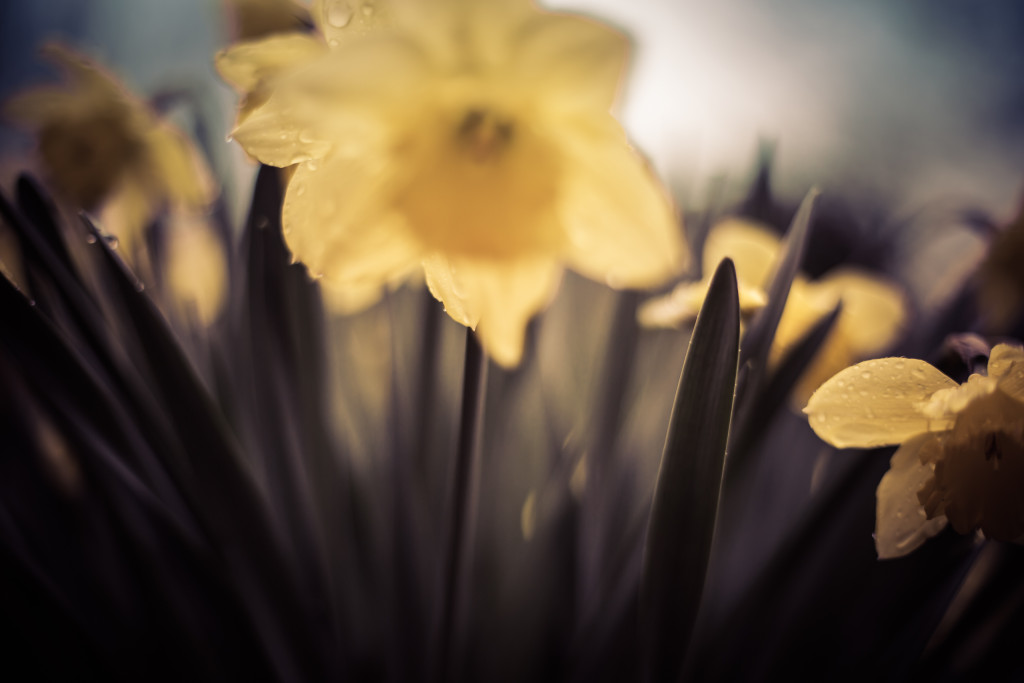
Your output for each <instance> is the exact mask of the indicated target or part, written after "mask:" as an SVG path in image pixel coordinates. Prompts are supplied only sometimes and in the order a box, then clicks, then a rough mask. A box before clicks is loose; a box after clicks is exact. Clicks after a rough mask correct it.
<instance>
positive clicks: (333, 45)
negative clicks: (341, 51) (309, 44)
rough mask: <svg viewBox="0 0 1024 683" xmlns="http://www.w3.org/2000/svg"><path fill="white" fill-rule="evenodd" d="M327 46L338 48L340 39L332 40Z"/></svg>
mask: <svg viewBox="0 0 1024 683" xmlns="http://www.w3.org/2000/svg"><path fill="white" fill-rule="evenodd" d="M327 44H328V45H330V46H331V47H338V39H337V38H331V39H330V40H328V41H327Z"/></svg>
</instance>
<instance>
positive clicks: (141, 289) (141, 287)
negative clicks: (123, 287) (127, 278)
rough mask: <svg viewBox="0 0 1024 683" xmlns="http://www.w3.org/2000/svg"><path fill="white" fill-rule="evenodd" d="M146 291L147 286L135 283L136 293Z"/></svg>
mask: <svg viewBox="0 0 1024 683" xmlns="http://www.w3.org/2000/svg"><path fill="white" fill-rule="evenodd" d="M145 289H146V285H144V284H142V283H141V282H136V283H135V291H136V292H141V291H143V290H145Z"/></svg>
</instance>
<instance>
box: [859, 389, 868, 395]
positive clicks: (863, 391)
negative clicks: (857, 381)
mask: <svg viewBox="0 0 1024 683" xmlns="http://www.w3.org/2000/svg"><path fill="white" fill-rule="evenodd" d="M860 395H861V396H867V395H868V390H867V389H861V390H860Z"/></svg>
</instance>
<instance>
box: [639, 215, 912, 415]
mask: <svg viewBox="0 0 1024 683" xmlns="http://www.w3.org/2000/svg"><path fill="white" fill-rule="evenodd" d="M781 249H782V242H781V240H780V239H779V238H778V237H777V236H776V235H775V234H774V233H773V232H772V231H771V230H770V229H769V228H768V227H767V226H764V225H761V224H759V223H756V222H754V221H750V220H746V219H740V218H728V219H725V220H723V221H721V222H719V223H717V224H716V225H715V226H714V227H713V228H712V229H711V231H710V232H709V233H708V237H707V240H706V241H705V244H704V254H703V267H704V268H703V272H704V273H705V277H704V279H702V280H700V281H698V282H683V283H681V284H680V285H678V286H677V287H676V288H675V289H674V290H673V291H672V292H670V293H669V294H667V295H665V296H663V297H658V298H656V299H652V300H651V301H648V302H647V303H645V304H644V305H643V306H642V307H641V308H640V311H639V314H638V316H639V320H640V323H641V324H643V325H646V326H649V327H675V326H678V325H681V324H682V323H684V322H687V321H690V320H693V319H694V318H695V317H696V315H697V311H698V310H699V309H700V306H701V304H702V303H703V302H704V296H705V294H706V293H707V288H708V282H709V280H710V274H711V273H713V272H714V270H715V267H716V266H717V265H718V263H719V262H720V261H721V260H722V259H724V258H731V259H732V260H733V263H734V264H735V265H736V279H737V284H738V285H739V293H740V309H741V311H742V312H743V313H744V314H746V315H747V316H749V315H751V314H753V313H755V312H756V311H758V310H759V309H760V308H762V307H763V306H764V305H765V303H766V302H767V293H768V288H769V286H770V285H771V279H772V276H773V275H774V271H775V267H776V265H777V263H778V260H779V258H780V254H781ZM840 301H841V302H842V310H841V312H840V314H839V318H838V319H837V320H836V323H835V327H834V328H833V329H832V331H831V332H830V334H829V336H828V339H827V340H826V341H825V343H824V344H823V345H822V347H821V349H820V350H819V351H818V353H817V354H816V356H815V358H814V360H813V361H812V362H811V363H810V365H809V366H808V367H807V369H806V370H805V371H804V373H803V375H802V376H801V378H800V380H799V381H798V383H797V385H796V387H795V388H794V392H793V397H794V400H795V402H796V403H798V404H799V405H801V406H802V405H803V404H804V403H805V402H806V400H807V398H808V397H809V396H810V395H811V393H812V392H813V391H814V389H815V388H817V387H818V386H819V385H820V384H821V383H822V382H823V381H825V380H826V379H827V378H829V377H831V376H832V375H833V374H835V373H836V372H838V371H839V370H841V369H842V368H844V367H846V366H848V365H850V364H851V363H853V362H855V361H857V360H858V359H860V358H864V357H867V356H870V355H871V354H873V353H878V352H879V351H882V350H884V349H886V348H887V347H889V346H890V345H891V344H892V343H893V342H894V341H896V339H897V337H898V336H899V334H900V332H901V331H902V329H903V324H904V320H905V319H906V307H905V305H904V302H903V295H902V293H901V292H900V290H899V288H898V287H897V286H895V285H894V284H892V283H890V282H888V281H886V280H885V279H884V278H882V277H881V276H879V275H876V274H874V273H868V272H865V271H862V270H858V269H854V268H837V269H835V270H833V271H831V272H829V273H827V274H826V275H825V276H823V277H821V278H819V279H818V280H808V279H807V278H806V277H804V276H803V275H799V274H798V275H797V276H796V278H795V279H794V280H793V284H792V286H791V288H790V292H789V298H788V299H787V300H786V306H785V308H784V309H783V313H782V319H781V320H780V321H779V326H778V329H777V330H776V333H775V339H774V341H773V343H772V348H771V355H770V357H769V361H770V362H771V363H773V364H774V363H777V362H778V361H779V360H781V359H782V357H783V356H784V355H785V354H786V352H787V351H788V350H789V349H791V348H792V347H793V346H794V345H795V344H797V343H798V342H799V341H800V340H801V339H802V338H803V337H804V335H806V334H807V333H808V332H809V331H810V330H811V328H812V327H813V326H814V324H815V323H816V322H818V321H819V320H821V319H822V318H823V317H824V316H826V315H828V314H829V313H830V312H831V311H832V309H834V308H835V306H836V304H838V303H839V302H840Z"/></svg>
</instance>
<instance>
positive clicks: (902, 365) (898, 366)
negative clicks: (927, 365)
mask: <svg viewBox="0 0 1024 683" xmlns="http://www.w3.org/2000/svg"><path fill="white" fill-rule="evenodd" d="M906 366H907V364H906V363H904V362H903V361H901V360H898V361H896V362H895V363H893V367H894V368H896V369H897V370H902V369H903V368H905V367H906Z"/></svg>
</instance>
